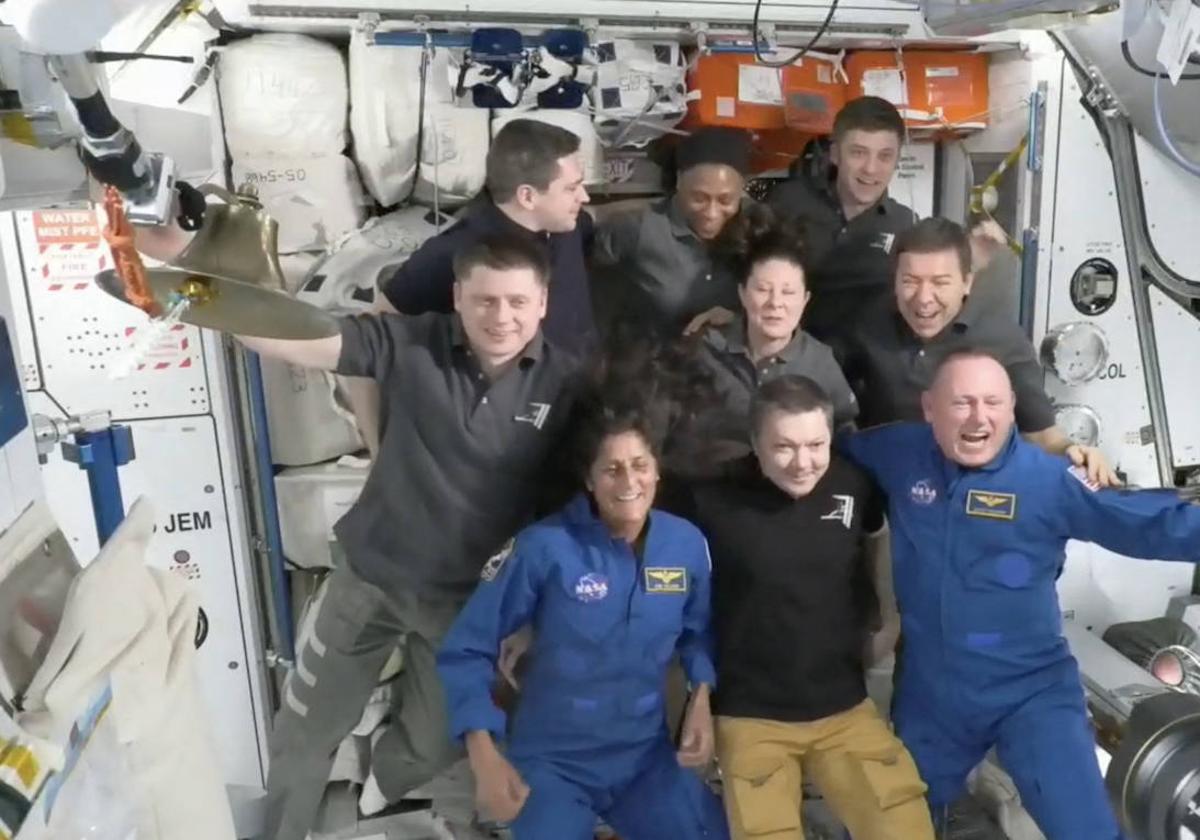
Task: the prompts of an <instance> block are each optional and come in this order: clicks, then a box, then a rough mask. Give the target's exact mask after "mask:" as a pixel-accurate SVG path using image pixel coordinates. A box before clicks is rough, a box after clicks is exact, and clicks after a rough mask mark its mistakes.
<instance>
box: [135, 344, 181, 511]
mask: <svg viewBox="0 0 1200 840" xmlns="http://www.w3.org/2000/svg"><path fill="white" fill-rule="evenodd" d="M139 329H149V328H147V327H142V328H139V327H126V328H125V340H126V342H127V343H128V346H130V347H132V346H133V345H134V343H135V342H136V341H137V332H138V330H139ZM187 329H188V327H187V325H186V324H172V325H171V327H170V329H168V330H167V331H166V332H164V333H163V334H162V335H161V336H159V337H158V338H157V339H156V340H155V341H154V343H153V344H152V345H150V349H149V350H147V351H146V353H145V355H144V356H142V360H141V362H140V363H139V364H138V366H137V369H138V370H169V369H171V368H190V367H191V366H192V342H191V340H190V339H189V338H188V333H187ZM168 530H169V529H168Z"/></svg>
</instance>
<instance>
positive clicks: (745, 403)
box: [669, 207, 858, 474]
mask: <svg viewBox="0 0 1200 840" xmlns="http://www.w3.org/2000/svg"><path fill="white" fill-rule="evenodd" d="M768 213H769V211H767V210H766V208H761V207H759V208H756V209H755V210H754V211H752V212H751V213H750V215H751V216H753V217H757V218H755V219H753V220H752V221H753V222H754V223H753V224H750V225H747V227H746V229H747V231H748V234H747V239H746V240H745V241H744V242H742V243H740V246H739V250H740V252H741V254H742V256H741V257H740V258H739V259H737V260H736V261H735V262H734V266H735V269H736V272H737V273H736V277H737V283H738V286H737V294H738V299H739V301H740V303H741V308H742V309H743V310H744V313H743V314H741V315H739V316H737V317H736V318H734V320H733V321H732V322H731V323H729V324H728V325H726V326H721V327H710V328H709V329H708V330H707V331H705V333H704V334H703V336H702V337H701V338H700V346H699V353H700V358H701V360H702V361H703V363H704V365H705V366H706V367H707V369H708V370H709V372H710V373H711V375H712V378H713V386H714V387H715V389H716V392H717V395H718V399H717V400H716V401H715V402H714V404H713V406H712V408H711V409H710V410H709V411H707V412H705V413H704V414H702V415H701V416H699V417H697V418H695V420H694V421H693V422H691V423H690V424H689V430H688V433H687V434H684V435H681V436H680V440H679V443H678V445H677V446H675V447H672V449H673V450H674V451H673V452H671V453H669V455H670V457H669V461H670V463H671V465H672V467H675V468H677V469H679V470H681V471H683V472H684V474H687V473H694V472H696V471H699V472H701V473H708V472H710V471H711V470H712V469H714V468H716V467H717V466H718V465H719V464H720V463H724V462H725V461H726V460H727V459H729V460H732V459H734V458H740V457H742V456H744V455H746V454H748V453H749V451H750V432H749V414H750V403H751V400H752V399H753V396H754V393H755V392H756V391H757V390H758V388H759V386H760V385H762V384H763V383H764V382H768V381H770V380H772V379H775V378H776V377H779V376H783V375H784V374H796V375H799V376H807V377H808V378H809V379H812V380H813V381H814V382H816V383H817V384H818V385H820V386H821V388H822V389H823V390H824V391H825V392H826V393H827V394H828V395H829V396H830V399H831V400H832V402H833V408H834V422H835V424H836V425H838V426H842V425H845V424H847V423H850V422H852V421H853V420H854V418H855V416H856V415H857V414H858V403H857V402H856V401H855V398H854V392H853V391H852V390H851V388H850V385H849V383H847V382H846V378H845V376H843V375H842V370H841V368H840V367H839V366H838V363H837V361H836V360H835V359H834V356H833V351H831V350H830V349H829V347H827V346H826V345H824V344H822V343H821V342H819V341H817V340H816V339H815V338H813V337H812V336H810V335H808V334H807V333H806V332H804V330H803V329H801V327H800V319H801V316H803V314H804V308H805V306H807V304H808V301H809V298H810V296H811V295H810V293H809V291H808V287H807V284H806V282H805V280H806V278H805V272H804V256H803V252H802V250H801V247H800V245H799V242H800V239H799V237H798V236H796V234H795V232H794V231H792V230H791V229H790V228H788V227H787V226H785V225H782V224H779V223H771V224H766V225H764V224H763V220H764V217H766V216H767V214H768ZM701 452H703V453H706V455H700V454H699V453H701Z"/></svg>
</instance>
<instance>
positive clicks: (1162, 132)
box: [1154, 76, 1200, 175]
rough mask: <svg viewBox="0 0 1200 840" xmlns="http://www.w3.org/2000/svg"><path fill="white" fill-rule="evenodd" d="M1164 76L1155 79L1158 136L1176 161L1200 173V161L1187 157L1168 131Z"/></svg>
mask: <svg viewBox="0 0 1200 840" xmlns="http://www.w3.org/2000/svg"><path fill="white" fill-rule="evenodd" d="M1163 78H1164V77H1163V76H1159V77H1158V78H1156V79H1155V80H1154V124H1155V126H1157V128H1158V136H1159V138H1160V139H1161V140H1162V142H1163V145H1164V146H1166V147H1167V151H1168V152H1169V153H1170V155H1171V157H1172V158H1174V159H1175V162H1176V163H1178V164H1179V165H1180V166H1182V167H1183V168H1184V169H1186V170H1187V171H1188V172H1191V173H1192V174H1193V175H1200V162H1197V161H1194V160H1191V159H1189V158H1187V157H1185V156H1184V154H1183V152H1181V151H1179V147H1177V146H1176V145H1175V141H1174V140H1172V139H1171V135H1170V134H1168V133H1167V124H1166V122H1165V121H1164V120H1163V112H1162V96H1161V95H1160V94H1159V89H1160V88H1161V87H1162V80H1163Z"/></svg>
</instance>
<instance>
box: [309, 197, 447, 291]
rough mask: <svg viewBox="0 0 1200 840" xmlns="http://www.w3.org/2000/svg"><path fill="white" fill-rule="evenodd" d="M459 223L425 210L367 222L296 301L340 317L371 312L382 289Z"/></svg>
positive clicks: (320, 265)
mask: <svg viewBox="0 0 1200 840" xmlns="http://www.w3.org/2000/svg"><path fill="white" fill-rule="evenodd" d="M453 222H454V219H453V218H452V217H450V216H449V215H447V214H446V213H442V214H441V215H440V216H437V215H435V214H434V211H433V209H432V208H429V207H422V206H420V205H415V204H414V205H410V206H408V207H402V208H400V209H399V210H396V211H395V212H392V213H388V214H387V215H386V216H377V217H375V218H373V219H370V220H368V221H367V223H366V224H365V225H363V226H362V227H361V228H359V229H358V230H356V231H354V232H353V233H351V234H347V235H346V236H344V237H343V238H342V239H341V241H339V242H338V243H337V244H336V245H335V246H334V247H333V248H332V249H331V250H330V251H329V253H327V254H326V255H325V256H323V257H322V258H321V259H320V260H319V261H318V262H317V263H316V264H315V265H314V266H313V267H312V268H311V269H310V270H309V272H308V275H307V276H306V277H305V279H304V283H303V284H302V285H301V287H300V289H299V291H298V292H297V293H296V297H297V298H298V299H299V300H302V301H304V302H305V303H311V304H312V305H313V306H317V307H320V308H321V309H325V310H327V311H329V312H332V313H334V314H335V315H353V314H356V313H360V312H370V311H371V309H372V307H373V306H374V305H375V301H376V296H377V295H378V294H379V291H378V289H379V287H380V284H381V283H383V282H384V281H385V280H387V279H388V278H389V277H391V276H392V273H393V272H394V271H395V270H396V269H397V268H398V267H399V266H400V265H401V264H402V263H404V261H405V260H407V259H408V258H409V257H410V256H412V254H413V252H414V251H416V250H417V249H418V248H420V247H421V245H422V244H423V243H424V242H425V240H426V239H429V238H430V237H431V236H433V235H434V234H436V233H437V232H438V231H439V230H445V229H446V228H447V227H448V226H450V225H451V224H453Z"/></svg>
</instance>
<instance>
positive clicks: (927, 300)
mask: <svg viewBox="0 0 1200 840" xmlns="http://www.w3.org/2000/svg"><path fill="white" fill-rule="evenodd" d="M894 250H895V263H894V269H893V270H894V277H895V280H894V283H895V286H894V288H895V294H894V297H892V298H890V299H883V300H879V301H876V302H875V303H874V304H873V305H872V306H871V307H870V308H869V309H868V310H867V311H866V312H865V313H863V315H862V317H861V318H860V320H859V322H858V324H857V325H856V327H855V328H854V330H853V331H852V332H851V333H850V334H849V337H848V339H847V341H846V344H845V348H844V358H843V363H844V367H845V371H846V378H847V379H848V380H849V381H850V384H851V386H852V387H853V388H854V389H855V392H856V393H857V395H858V400H859V426H860V427H863V428H866V427H869V426H875V425H880V424H883V423H892V422H895V421H898V420H920V419H921V417H922V408H921V394H922V392H923V391H924V390H925V389H926V388H928V387H929V384H930V383H931V382H932V381H933V372H934V371H935V370H936V369H937V367H938V365H939V364H940V363H941V360H942V359H944V358H946V356H948V355H949V354H951V353H953V352H954V351H955V350H958V349H961V348H963V347H973V348H976V349H985V350H987V351H988V352H989V353H991V354H992V355H994V356H995V357H996V358H997V359H999V360H1000V362H1001V364H1003V365H1004V367H1005V369H1006V371H1007V372H1008V376H1009V378H1010V379H1011V380H1012V385H1013V390H1014V391H1015V392H1016V424H1017V428H1018V429H1019V430H1020V431H1021V432H1022V434H1024V435H1025V437H1026V438H1027V439H1028V440H1030V441H1031V442H1033V443H1036V444H1037V445H1039V446H1041V447H1042V448H1043V449H1045V450H1047V451H1048V452H1050V453H1052V454H1068V455H1070V457H1071V459H1072V460H1073V461H1075V463H1077V464H1086V466H1087V468H1088V472H1089V475H1090V477H1091V478H1092V479H1093V480H1095V481H1098V482H1100V483H1101V484H1105V485H1108V484H1115V483H1117V479H1116V476H1115V475H1114V474H1113V473H1112V470H1110V469H1109V467H1108V465H1107V463H1106V462H1105V460H1104V457H1103V455H1102V454H1101V453H1100V450H1099V449H1097V448H1095V447H1085V446H1075V445H1072V443H1071V441H1070V440H1069V439H1068V438H1067V436H1066V435H1065V434H1064V433H1063V431H1062V430H1061V429H1059V428H1058V427H1057V426H1056V425H1055V417H1054V406H1053V405H1052V404H1051V402H1050V398H1049V397H1048V396H1047V395H1046V391H1045V387H1044V382H1045V372H1044V371H1043V370H1042V366H1041V363H1040V362H1039V361H1038V357H1037V353H1036V351H1035V350H1034V348H1033V345H1032V344H1031V343H1030V341H1029V339H1028V338H1027V337H1026V335H1025V333H1024V332H1023V331H1022V330H1021V328H1020V326H1018V324H1017V322H1016V321H1015V320H1014V319H1013V317H1012V315H1010V314H1007V313H1004V312H998V311H994V310H990V309H985V308H984V307H983V306H982V305H980V304H979V303H978V302H977V301H975V300H973V299H972V298H971V296H970V292H971V288H972V286H973V284H974V281H975V276H974V274H973V273H972V272H971V260H972V255H971V243H970V239H969V237H968V236H967V232H966V231H965V230H963V228H962V227H961V226H960V225H958V224H956V223H955V222H952V221H950V220H949V219H941V218H931V219H922V220H921V221H920V222H918V223H917V224H916V225H914V226H913V227H912V228H910V229H909V230H907V231H905V232H904V233H903V234H901V235H900V237H899V238H898V239H897V240H896V246H895V249H894Z"/></svg>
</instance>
